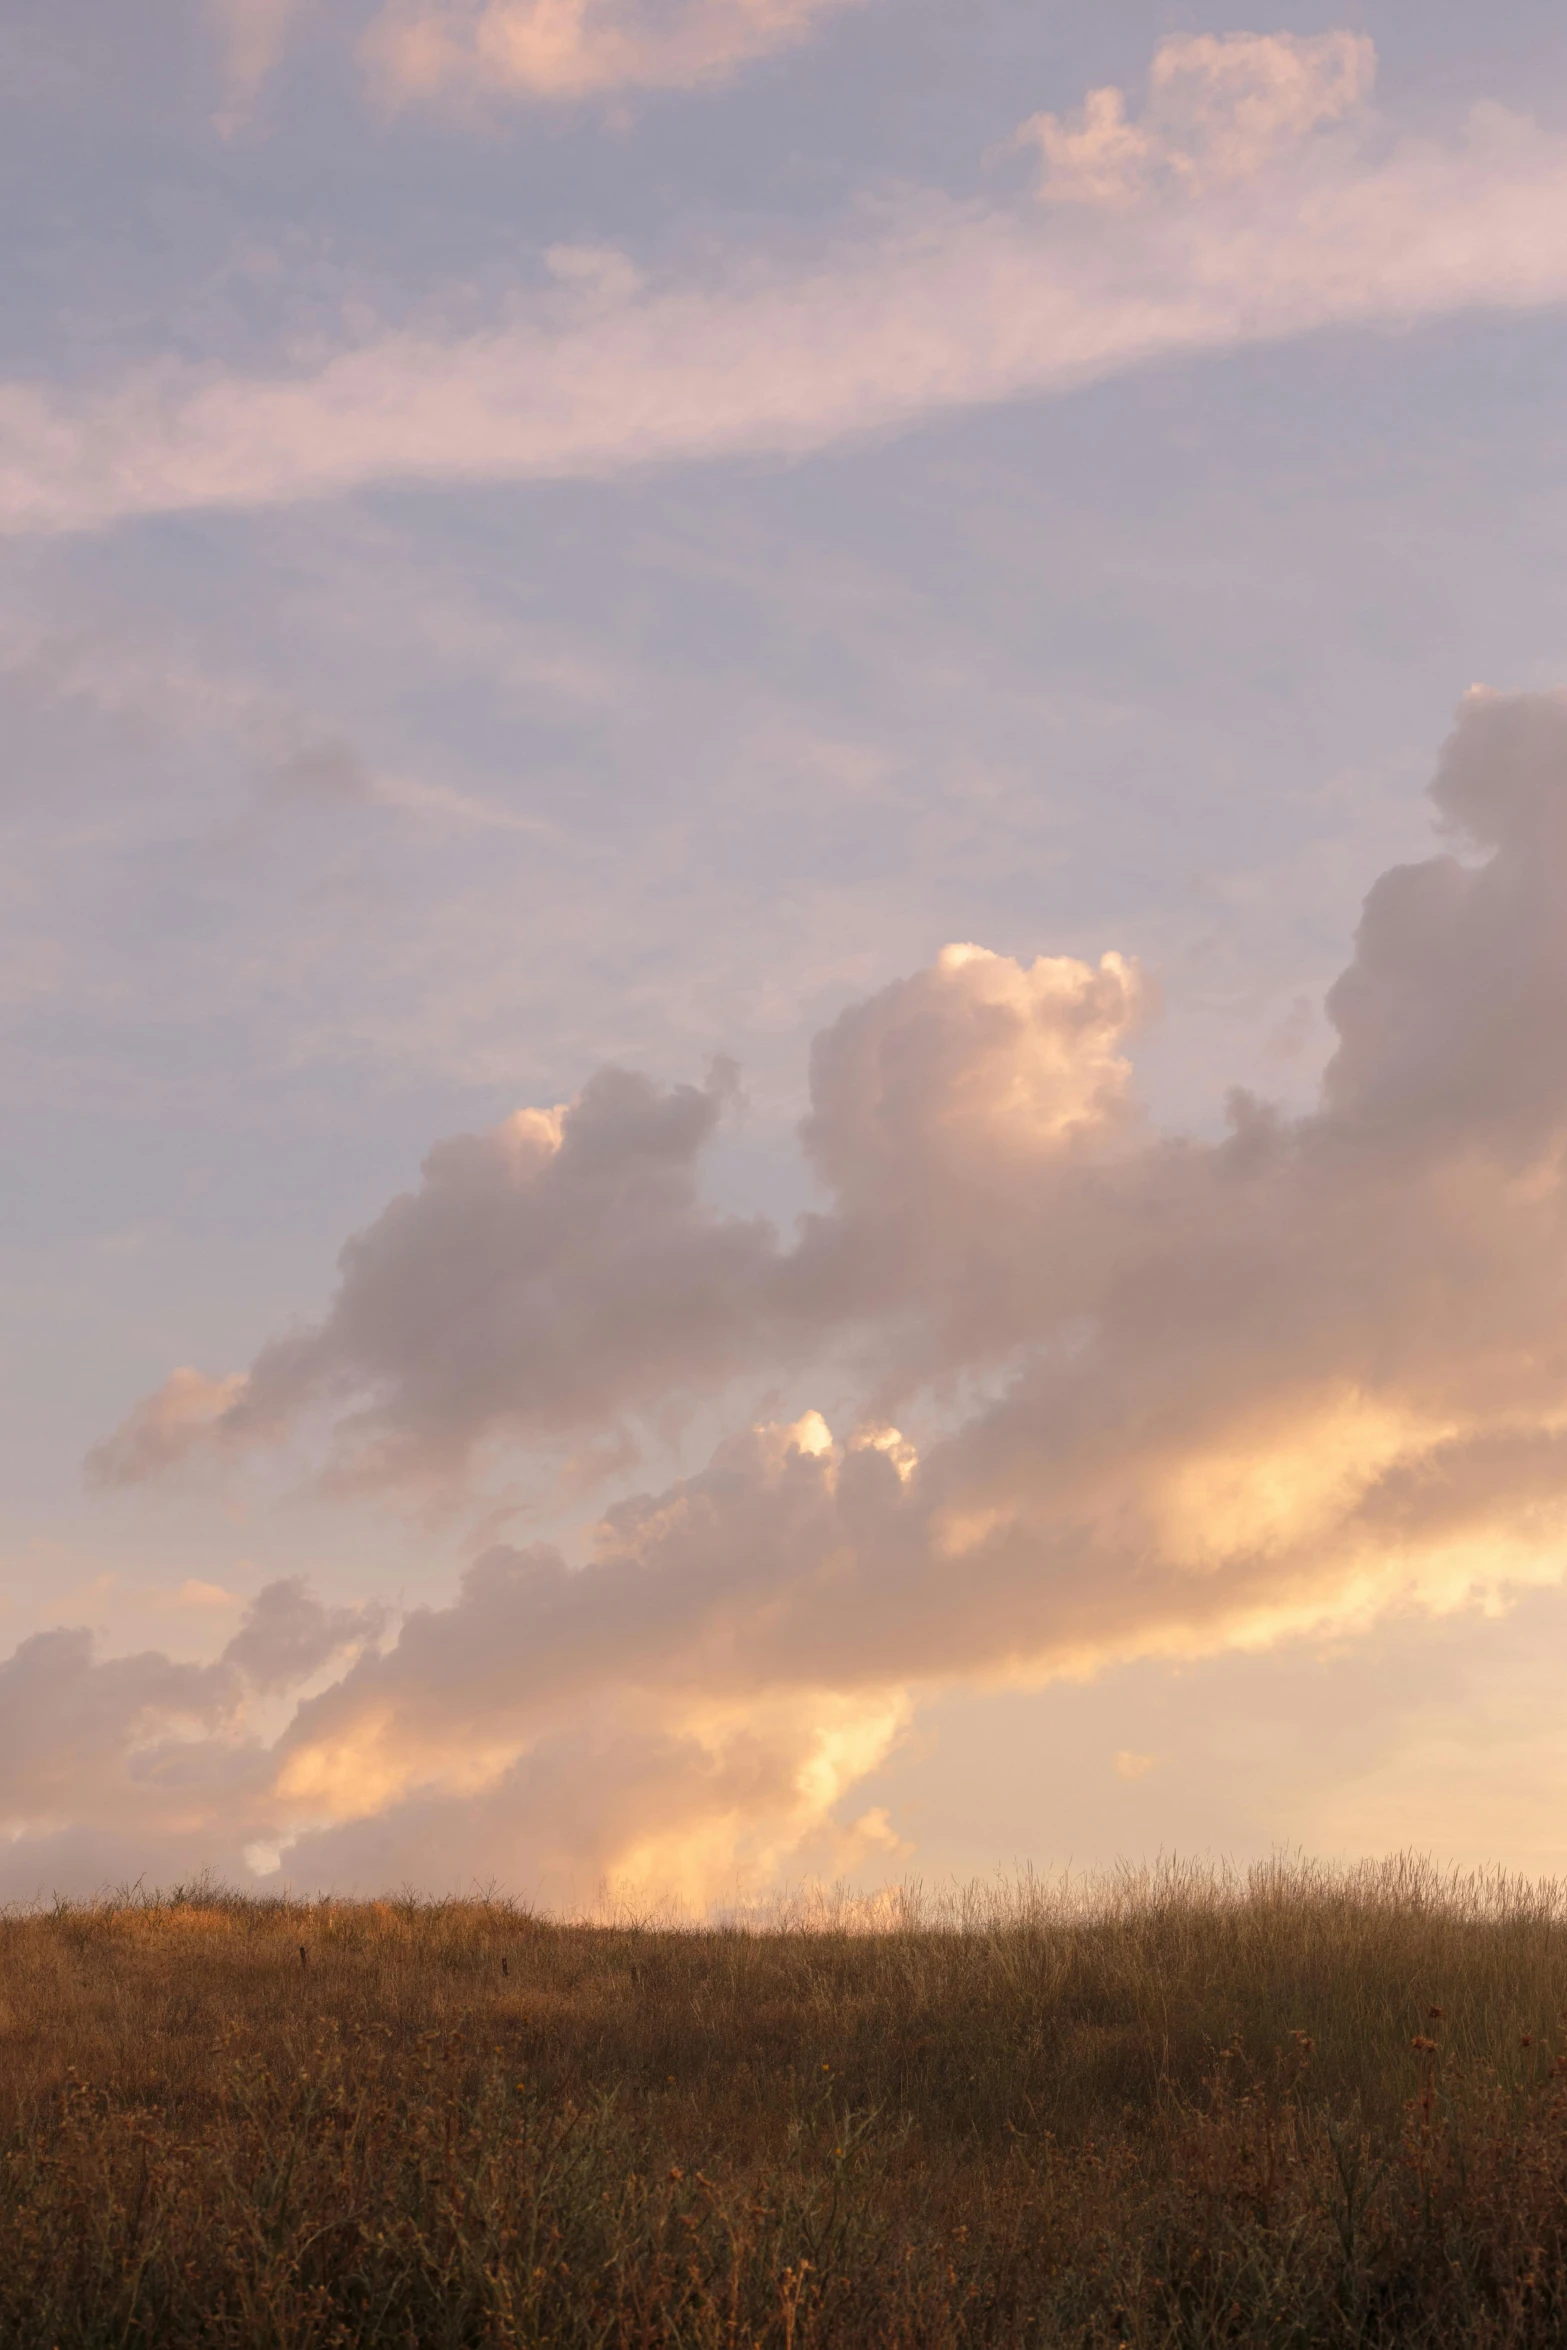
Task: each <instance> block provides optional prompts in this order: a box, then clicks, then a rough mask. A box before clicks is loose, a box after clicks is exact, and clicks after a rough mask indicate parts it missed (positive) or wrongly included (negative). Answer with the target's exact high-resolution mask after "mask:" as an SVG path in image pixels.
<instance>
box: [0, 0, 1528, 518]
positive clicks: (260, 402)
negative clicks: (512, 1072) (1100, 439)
mask: <svg viewBox="0 0 1567 2350" xmlns="http://www.w3.org/2000/svg"><path fill="white" fill-rule="evenodd" d="M1185 46H1186V47H1187V48H1189V49H1193V50H1203V57H1204V58H1206V64H1204V63H1203V59H1202V58H1199V59H1198V61H1197V65H1193V64H1192V62H1191V61H1190V60H1188V70H1187V80H1188V81H1191V80H1192V78H1193V76H1194V75H1195V77H1196V84H1197V89H1198V95H1199V96H1200V97H1201V99H1202V105H1201V106H1200V107H1196V106H1195V105H1194V103H1193V102H1192V100H1191V98H1190V94H1189V93H1188V101H1187V115H1188V118H1189V119H1188V120H1187V123H1186V127H1185V129H1182V127H1181V125H1180V123H1179V122H1176V123H1173V124H1172V122H1171V121H1170V120H1168V119H1166V118H1165V117H1163V116H1159V117H1156V118H1155V119H1154V128H1153V129H1152V130H1151V131H1149V132H1147V133H1146V135H1142V136H1141V143H1140V144H1139V145H1138V147H1137V154H1136V157H1135V159H1134V160H1135V161H1136V166H1137V168H1136V171H1135V172H1134V173H1133V175H1132V177H1131V178H1130V179H1128V177H1127V176H1126V172H1125V170H1123V169H1122V164H1124V163H1125V161H1126V158H1125V157H1124V156H1122V157H1121V159H1120V161H1119V162H1117V164H1116V168H1115V171H1114V172H1112V174H1111V176H1110V178H1109V180H1108V181H1105V180H1103V174H1102V173H1101V174H1100V177H1099V179H1096V178H1095V176H1094V173H1093V172H1089V173H1088V175H1087V185H1088V188H1089V193H1090V195H1091V196H1092V197H1093V198H1094V200H1092V201H1081V200H1078V199H1079V198H1081V196H1082V193H1083V188H1082V185H1079V186H1078V187H1077V189H1076V190H1075V193H1074V200H1073V201H1070V202H1060V201H1046V202H1042V203H1039V204H1034V205H1030V206H1027V207H1023V208H1014V209H1011V210H1006V209H1000V208H995V207H991V208H986V207H983V206H963V205H959V204H955V203H951V202H948V201H946V200H945V199H937V198H933V197H929V196H918V195H916V196H911V197H909V198H908V199H906V200H905V201H904V202H903V204H902V205H901V207H897V206H893V205H890V204H889V205H887V206H884V207H883V211H882V220H881V225H880V226H879V227H877V228H874V229H871V230H868V231H867V232H866V233H865V234H864V235H863V236H862V237H860V238H859V239H857V240H856V239H850V240H848V241H845V242H844V243H842V244H841V245H840V246H839V248H838V249H837V250H835V251H833V252H831V253H829V254H828V255H827V256H826V257H825V258H824V259H823V260H822V261H821V262H820V263H819V264H817V265H816V266H815V267H811V268H806V269H803V270H798V271H784V270H780V269H777V268H774V269H767V268H765V267H763V266H762V265H761V264H759V263H755V262H739V261H737V262H736V264H735V265H734V266H733V267H732V269H731V270H730V272H729V273H728V275H727V277H724V278H722V279H721V280H720V281H719V282H717V283H715V284H712V285H708V286H697V285H687V286H679V285H665V286H663V287H658V286H652V287H649V288H645V289H644V288H641V287H639V286H638V284H637V282H636V280H635V273H634V272H633V271H632V270H630V269H629V267H628V269H627V270H626V272H624V273H623V279H622V282H621V283H620V285H619V288H618V290H617V286H616V282H615V280H614V278H613V277H605V276H604V274H603V272H602V271H601V272H600V277H599V280H598V281H597V282H596V283H594V284H593V285H591V286H589V287H587V288H585V289H584V288H582V287H573V288H568V289H562V290H556V291H554V292H551V293H546V294H541V295H539V296H538V297H536V298H535V300H534V302H533V307H532V309H531V312H525V313H524V314H523V315H522V317H521V319H520V321H519V322H518V323H515V324H512V325H508V326H506V327H504V328H497V329H496V330H494V331H492V332H488V333H480V334H476V335H469V336H465V337H458V338H451V339H443V338H441V337H439V336H433V335H423V334H418V333H414V332H394V333H389V334H385V335H382V336H379V337H377V338H375V339H372V340H370V341H367V342H366V343H364V344H363V345H362V346H361V347H359V348H356V349H353V350H348V351H344V352H342V353H341V354H340V355H339V356H337V357H336V358H334V359H331V360H330V361H328V362H327V363H326V364H325V365H323V366H321V367H319V368H317V369H315V370H314V371H312V372H310V373H308V374H300V375H295V376H291V377H290V376H280V377H276V378H266V377H241V376H236V375H224V374H213V373H212V372H210V371H198V370H192V369H188V368H184V367H181V366H176V365H174V364H172V363H171V364H170V365H168V366H167V367H164V368H161V369H158V370H155V371H151V372H149V373H146V374H144V375H142V376H140V377H137V378H136V379H134V380H132V381H129V382H127V383H125V384H123V385H121V386H120V387H118V388H116V389H113V390H109V391H105V392H101V393H99V394H96V395H92V396H88V397H86V398H81V399H78V398H74V397H72V396H69V395H66V394H64V393H61V392H57V391H55V390H53V389H51V388H49V387H46V386H40V385H37V384H24V383H12V384H11V385H9V386H4V387H0V529H4V530H7V531H10V532H30V531H31V532H51V531H71V530H88V529H94V528H100V527H104V526H107V525H110V524H112V523H114V522H116V521H120V520H124V519H127V518H130V517H133V516H135V515H138V514H152V513H159V512H173V511H179V510H185V509H192V508H201V507H224V506H239V507H244V506H264V505H268V504H274V503H278V502H283V501H289V500H297V499H307V498H318V497H326V496H334V495H341V494H343V493H346V492H349V491H352V490H354V489H356V488H361V487H364V486H367V485H370V484H375V483H386V482H406V483H429V484H440V483H446V484H456V483H462V482H478V481H495V480H528V479H545V478H563V477H570V476H584V477H598V476H608V475H614V474H616V473H620V472H623V471H626V470H628V469H631V468H636V467H640V466H647V465H651V464H660V463H676V462H685V463H691V462H701V461H707V460H713V459H717V458H723V457H733V456H737V455H742V454H773V455H780V454H799V453H803V452H806V451H809V450H813V449H820V448H824V447H827V446H830V445H832V444H833V443H835V442H839V441H842V440H845V439H849V438H852V437H854V436H859V435H866V434H875V433H879V432H887V431H894V430H899V429H906V428H908V427H910V426H912V425H914V424H916V423H918V422H919V421H920V420H921V419H923V418H927V417H932V416H936V415H939V414H941V413H943V412H945V411H949V410H953V409H959V408H964V407H972V406H976V405H982V404H985V403H987V402H997V401H1004V400H1008V399H1014V398H1018V397H1022V396H1028V395H1034V396H1037V395H1042V394H1048V393H1059V392H1064V391H1067V390H1071V389H1073V388H1075V387H1078V386H1081V385H1083V384H1086V383H1090V382H1092V381H1094V380H1096V379H1099V378H1102V377H1106V376H1109V375H1113V374H1115V373H1117V372H1120V371H1123V370H1126V369H1129V368H1134V367H1137V366H1141V365H1145V364H1148V363H1149V362H1151V361H1154V360H1157V359H1160V358H1172V357H1179V356H1190V355H1193V354H1198V353H1203V352H1216V351H1223V350H1229V349H1235V348H1238V347H1240V346H1242V345H1245V344H1251V343H1260V342H1268V341H1277V340H1280V339H1283V338H1287V337H1291V336H1297V335H1304V334H1309V333H1312V332H1316V331H1320V330H1322V329H1324V328H1328V327H1334V326H1339V327H1347V326H1358V327H1367V326H1377V327H1387V328H1393V327H1401V326H1406V325H1410V324H1413V323H1415V322H1417V321H1419V320H1422V319H1431V318H1436V317H1441V316H1445V315H1450V314H1452V313H1454V312H1458V311H1462V310H1466V309H1492V310H1495V309H1531V308H1539V307H1542V306H1547V305H1550V304H1554V303H1557V302H1561V301H1563V300H1567V140H1564V139H1562V138H1559V137H1556V136H1554V135H1550V134H1547V133H1546V132H1544V131H1542V130H1541V129H1539V128H1538V127H1537V126H1536V125H1534V124H1532V123H1531V122H1529V121H1528V120H1526V119H1525V118H1523V117H1520V116H1517V115H1513V114H1509V113H1507V112H1505V111H1504V110H1502V109H1501V108H1499V107H1495V106H1488V105H1482V106H1480V107H1477V108H1476V109H1475V110H1474V112H1473V114H1472V115H1471V117H1470V119H1469V122H1468V124H1467V125H1466V127H1465V129H1464V132H1463V134H1462V135H1461V137H1459V138H1458V139H1457V140H1456V141H1453V142H1451V143H1448V144H1440V143H1436V142H1432V141H1427V140H1422V139H1409V138H1406V139H1402V140H1397V141H1395V142H1393V143H1392V144H1391V145H1386V144H1385V143H1384V145H1383V146H1382V148H1381V149H1380V150H1379V149H1378V147H1377V144H1376V141H1377V137H1378V136H1379V134H1378V133H1377V131H1376V126H1375V124H1374V123H1371V124H1369V125H1367V124H1361V125H1359V126H1358V127H1357V126H1354V125H1348V124H1346V123H1345V122H1344V121H1342V120H1340V119H1339V116H1340V114H1341V113H1342V111H1343V109H1342V107H1341V106H1339V105H1338V99H1337V97H1335V96H1334V95H1333V93H1334V92H1335V91H1337V92H1339V93H1340V94H1341V92H1342V86H1343V82H1344V73H1345V70H1346V69H1345V66H1344V60H1343V58H1342V57H1341V56H1339V55H1338V53H1337V52H1334V53H1331V54H1325V55H1324V57H1323V58H1322V59H1321V60H1320V61H1319V66H1318V70H1319V73H1320V75H1321V76H1322V77H1328V80H1329V84H1330V86H1329V90H1328V95H1326V96H1323V97H1322V98H1320V100H1318V101H1316V102H1311V101H1310V99H1309V92H1308V93H1307V95H1306V96H1305V97H1302V96H1301V94H1300V92H1299V90H1295V91H1294V93H1293V95H1292V97H1291V100H1290V103H1289V105H1284V104H1283V102H1282V101H1280V102H1279V103H1278V104H1277V105H1276V106H1275V108H1274V112H1273V114H1272V115H1265V117H1264V118H1263V122H1264V130H1265V133H1266V135H1265V136H1264V135H1263V132H1261V131H1259V130H1258V128H1257V119H1256V106H1255V100H1256V88H1257V83H1258V75H1259V73H1260V72H1261V68H1260V66H1259V65H1258V63H1257V61H1256V60H1255V59H1253V60H1252V62H1251V69H1250V72H1249V78H1248V75H1247V74H1241V75H1239V76H1237V73H1236V59H1235V56H1234V54H1233V53H1232V51H1231V50H1230V49H1228V48H1226V46H1225V45H1224V44H1208V45H1207V49H1206V50H1204V49H1203V45H1202V44H1197V43H1188V44H1186V45H1185ZM1280 46H1281V44H1280V43H1279V42H1273V43H1253V44H1252V47H1253V48H1257V47H1269V48H1278V47H1280ZM1293 46H1295V47H1298V46H1301V45H1293ZM1210 50H1211V52H1212V54H1211V56H1210V55H1208V51H1210ZM1292 59H1293V49H1292ZM1242 62H1243V63H1244V62H1245V61H1244V60H1243V61H1242ZM1274 62H1275V64H1276V63H1277V60H1275V61H1274ZM1293 62H1294V63H1295V64H1297V65H1298V63H1299V60H1298V59H1293ZM1198 65H1201V66H1202V71H1201V72H1199V71H1198V70H1197V66H1198ZM1204 74H1206V76H1207V79H1206V81H1204V79H1203V75H1204ZM1333 75H1336V76H1337V80H1336V81H1332V80H1331V77H1332V76H1333ZM1275 78H1277V77H1275ZM1167 79H1170V80H1173V81H1174V82H1175V83H1178V82H1179V76H1174V77H1167ZM1263 79H1264V80H1265V79H1266V76H1264V77H1263ZM1357 87H1358V85H1357ZM1097 95H1098V96H1100V97H1103V96H1104V95H1105V93H1098V94H1097ZM1226 108H1227V109H1228V110H1229V111H1228V113H1227V114H1226V112H1225V111H1224V110H1225V109H1226ZM1248 108H1249V109H1250V111H1248ZM1335 108H1337V111H1335ZM1216 109H1217V110H1218V112H1217V115H1216V112H1215V110H1216ZM1166 111H1167V112H1168V106H1167V109H1166ZM1040 121H1041V118H1035V119H1034V122H1033V123H1032V124H1030V125H1029V126H1025V128H1026V131H1027V134H1028V136H1029V137H1030V138H1031V139H1034V140H1041V139H1042V140H1043V145H1044V149H1045V153H1046V161H1047V170H1046V177H1045V184H1044V191H1043V192H1044V195H1045V196H1046V197H1047V198H1048V197H1049V196H1050V194H1051V176H1050V168H1049V165H1050V155H1051V152H1052V150H1051V145H1050V139H1051V137H1054V138H1055V149H1054V154H1055V161H1056V165H1057V166H1060V164H1061V159H1062V157H1063V156H1066V157H1067V159H1068V161H1071V160H1072V158H1074V157H1075V159H1076V161H1075V165H1074V168H1078V169H1079V180H1080V182H1081V181H1082V179H1083V168H1082V167H1084V150H1083V146H1082V142H1083V139H1084V138H1087V139H1088V140H1089V144H1090V146H1093V141H1094V138H1095V137H1096V136H1097V135H1098V134H1097V133H1096V132H1095V131H1094V128H1093V124H1092V122H1090V124H1089V129H1088V130H1087V131H1082V132H1078V133H1071V132H1069V131H1061V130H1060V126H1057V130H1056V132H1055V133H1051V134H1050V136H1048V137H1047V136H1045V134H1044V133H1042V132H1041V129H1040ZM1226 123H1229V126H1230V130H1229V133H1228V134H1227V133H1226ZM1248 125H1249V126H1250V127H1249V128H1248V127H1247V126H1248ZM1237 126H1239V127H1237ZM1100 127H1101V128H1102V127H1103V126H1102V125H1101V126H1100ZM1112 127H1113V126H1112ZM1243 133H1244V136H1243V135H1242V134H1243ZM1057 134H1059V135H1057ZM1074 138H1075V139H1076V141H1077V145H1076V146H1075V147H1074V146H1073V139H1074ZM1063 141H1064V142H1065V144H1064V145H1063V144H1062V142H1063ZM1183 141H1184V144H1183ZM1248 142H1249V143H1248ZM1100 144H1101V146H1102V144H1103V142H1102V140H1101V142H1100ZM1094 152H1095V154H1098V149H1097V148H1096V149H1095V150H1094ZM1118 152H1119V151H1118ZM1237 156H1239V157H1240V158H1241V159H1242V161H1243V162H1244V165H1245V170H1244V172H1242V170H1241V166H1240V164H1239V163H1237V160H1236V158H1237ZM1215 157H1217V158H1219V159H1220V162H1221V163H1222V168H1219V167H1218V166H1217V165H1216V164H1215V163H1214V161H1213V159H1214V158H1215ZM1150 159H1151V161H1150ZM1205 159H1206V160H1205ZM1101 160H1102V158H1101ZM1187 165H1190V167H1191V168H1190V169H1189V170H1188V169H1186V168H1185V167H1186V166H1187ZM1096 168H1097V167H1096ZM1150 173H1151V176H1149V175H1150ZM1172 173H1173V175H1174V176H1173V184H1169V183H1171V175H1172ZM1101 182H1102V183H1103V184H1101ZM1183 188H1185V189H1187V190H1188V191H1189V190H1190V189H1192V188H1195V190H1196V192H1195V193H1191V192H1187V193H1184V194H1183V193H1182V189H1183ZM1096 191H1097V193H1096ZM1060 192H1061V191H1060V189H1059V188H1057V190H1056V194H1057V195H1059V194H1060Z"/></svg>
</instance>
